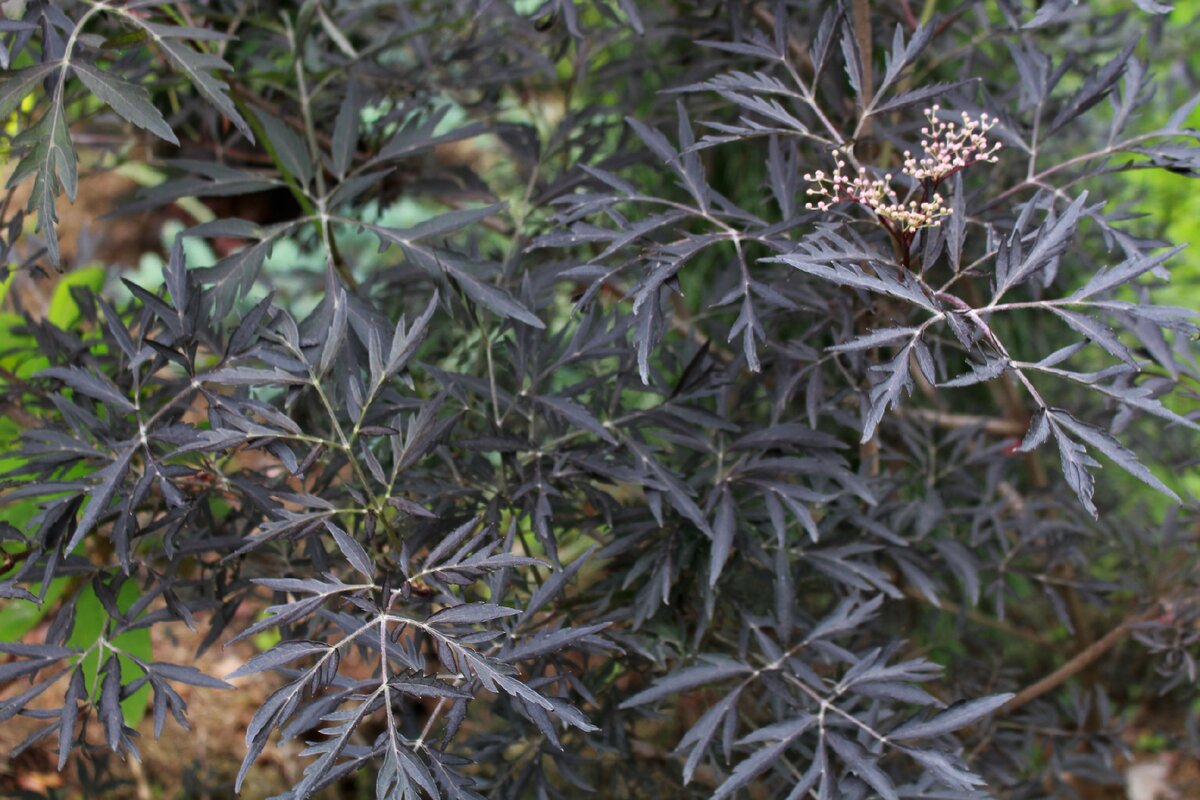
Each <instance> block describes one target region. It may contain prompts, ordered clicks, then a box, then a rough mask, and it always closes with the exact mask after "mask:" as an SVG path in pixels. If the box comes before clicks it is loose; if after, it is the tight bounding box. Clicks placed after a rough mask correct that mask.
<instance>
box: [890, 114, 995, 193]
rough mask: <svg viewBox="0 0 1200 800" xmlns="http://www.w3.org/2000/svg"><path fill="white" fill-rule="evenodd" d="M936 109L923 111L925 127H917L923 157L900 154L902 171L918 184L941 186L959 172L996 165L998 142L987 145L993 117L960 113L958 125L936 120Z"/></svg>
mask: <svg viewBox="0 0 1200 800" xmlns="http://www.w3.org/2000/svg"><path fill="white" fill-rule="evenodd" d="M940 110H941V107H940V106H936V105H935V106H933V107H932V108H927V109H925V118H926V119H927V120H929V125H928V127H925V128H921V135H922V136H924V137H925V138H924V139H922V140H921V147H923V148H925V157H924V158H922V159H920V160H919V161H918V160H917V158H916V156H914V155H913V154H912V153H911V152H909V151H908V150H905V151H904V172H905V174H907V175H911V176H912V177H913V178H915V179H916V180H918V181H933V183H935V184H937V183H941V182H942V181H944V180H945V179H946V178H948V177H950V176H951V175H953V174H954V173H955V172H958V171H959V170H961V169H965V168H966V167H969V166H971V165H972V164H978V163H979V162H981V161H983V162H987V163H989V164H994V163H996V161H997V160H998V159H997V156H996V151H997V150H999V149H1000V142H989V141H988V140H987V132H988V131H990V130H991V129H992V128H993V127H994V126H995V125H996V119H995V117H991V118H989V117H988V115H987V114H986V113H985V114H980V115H979V119H971V117H970V115H969V114H967V112H965V111H964V112H963V113H962V124H961V125H956V124H955V123H953V122H943V121H942V120H940V119H938V115H937V114H938V111H940Z"/></svg>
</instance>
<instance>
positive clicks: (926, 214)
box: [804, 105, 1000, 232]
mask: <svg viewBox="0 0 1200 800" xmlns="http://www.w3.org/2000/svg"><path fill="white" fill-rule="evenodd" d="M939 110H940V107H939V106H936V105H935V106H933V107H932V108H927V109H925V117H926V119H928V120H929V125H928V126H927V127H924V128H922V129H921V135H922V136H924V137H925V138H923V139H922V140H921V147H923V148H924V149H925V155H924V157H922V158H920V159H917V158H916V157H915V156H913V154H912V153H911V152H910V151H907V150H906V151H905V152H904V167H903V169H902V174H903V175H905V176H906V177H908V178H909V179H911V181H912V182H915V183H916V184H918V185H919V186H922V187H923V191H922V192H921V193H920V194H919V195H913V196H910V197H907V198H905V199H901V198H900V197H899V196H898V195H897V194H896V191H895V190H894V189H893V188H892V178H893V176H892V174H891V173H887V174H886V175H884V176H883V177H882V178H872V177H870V175H869V174H868V172H867V169H866V167H859V169H858V174H857V175H852V174H847V172H846V171H845V170H846V157H847V156H848V155H849V148H840V149H835V150H834V151H833V158H834V164H835V165H836V166H835V169H834V172H833V174H832V175H826V174H825V173H824V172H823V171H821V170H817V171H816V172H814V173H809V174H806V175H805V176H804V179H805V180H806V181H808V182H809V183H811V184H812V186H810V187H809V189H808V194H809V195H810V196H811V197H814V198H816V200H815V202H809V203H807V204H806V208H809V209H815V210H817V211H828V210H829V209H830V208H832V207H833V206H835V205H837V204H838V203H859V204H861V205H863V206H866V207H867V208H869V209H870V210H871V212H872V213H874V214H875V216H876V217H877V218H879V219H880V220H881V221H883V222H884V223H885V225H887V226H888V227H889V228H891V229H895V230H899V231H910V232H911V231H917V230H919V229H921V228H931V227H935V226H937V225H939V224H940V223H941V220H942V218H943V217H946V216H948V215H949V214H950V209H949V208H946V207H945V206H944V205H943V203H942V198H941V196H940V195H938V194H937V193H936V191H935V190H936V189H937V187H938V185H940V184H941V182H942V181H944V180H946V179H947V178H949V177H950V176H951V175H953V174H954V173H956V172H958V171H959V170H962V169H965V168H966V167H969V166H971V165H972V164H977V163H979V162H988V163H994V162H995V161H996V160H997V157H996V151H997V150H999V149H1000V143H999V142H989V141H988V140H987V136H986V134H987V132H988V131H989V130H991V128H992V127H993V126H994V125H995V124H996V121H995V119H994V118H993V119H989V118H988V115H987V114H982V115H980V118H979V119H977V120H976V119H971V117H970V116H969V115H968V114H967V113H966V112H963V115H962V124H961V125H958V124H955V123H953V122H942V121H941V120H939V119H938V116H937V114H938V111H939Z"/></svg>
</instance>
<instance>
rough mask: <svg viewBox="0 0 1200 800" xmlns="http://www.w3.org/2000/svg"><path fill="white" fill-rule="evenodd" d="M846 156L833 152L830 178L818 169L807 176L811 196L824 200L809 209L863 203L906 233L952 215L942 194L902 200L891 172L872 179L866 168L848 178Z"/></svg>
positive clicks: (809, 205)
mask: <svg viewBox="0 0 1200 800" xmlns="http://www.w3.org/2000/svg"><path fill="white" fill-rule="evenodd" d="M844 155H845V153H844V152H842V151H839V150H834V151H833V157H834V158H835V159H836V161H835V162H834V163H835V164H836V165H837V167H836V169H835V170H834V172H833V175H830V176H826V174H825V173H824V172H823V171H821V170H817V171H816V172H814V173H812V174H809V175H805V176H804V180H806V181H809V182H811V183H812V184H813V186H812V187H810V188H809V190H808V194H809V195H813V196H816V197H820V198H822V199H820V200H817V201H816V202H815V203H812V202H810V203H806V204H805V207H806V208H810V209H816V210H818V211H828V210H829V209H830V208H832V207H833V206H835V205H837V204H838V203H860V204H861V205H864V206H866V207H867V208H869V209H871V211H872V212H873V213H874V214H875V216H877V217H879V218H880V219H881V220H886V221H887V222H890V223H894V224H895V226H896V227H898V228H900V229H902V230H917V229H919V228H928V227H932V226H934V225H937V224H938V222H939V221H940V220H941V218H942V217H944V216H946V215H947V214H949V213H950V209H948V208H946V207H944V206H943V205H942V198H941V196H940V195H936V194H935V195H933V196H932V197H929V198H914V199H907V200H901V199H900V197H899V196H898V195H897V194H896V190H895V189H893V188H892V185H891V184H892V175H891V173H888V174H886V175H884V176H883V177H882V178H871V177H869V176H868V174H867V170H866V167H859V170H858V174H857V175H855V176H854V177H850V176H848V175H846V173H845V172H843V170H844V169H845V168H846V161H845V158H844Z"/></svg>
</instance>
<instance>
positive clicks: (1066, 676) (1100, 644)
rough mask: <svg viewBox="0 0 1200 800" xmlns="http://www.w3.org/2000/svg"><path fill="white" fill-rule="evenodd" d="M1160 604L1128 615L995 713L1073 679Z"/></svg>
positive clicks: (1004, 712) (1010, 710)
mask: <svg viewBox="0 0 1200 800" xmlns="http://www.w3.org/2000/svg"><path fill="white" fill-rule="evenodd" d="M1158 605H1159V604H1158V603H1155V604H1154V605H1153V606H1151V607H1150V608H1149V609H1147V610H1145V611H1142V612H1141V613H1139V614H1134V615H1132V616H1129V617H1126V619H1125V621H1124V622H1122V623H1121V624H1120V625H1118V626H1117V627H1115V628H1113V629H1112V630H1111V631H1109V632H1108V633H1106V634H1105V635H1104V636H1103V637H1102V638H1100V639H1097V640H1096V641H1095V642H1093V643H1092V644H1090V645H1088V646H1087V647H1085V648H1084V649H1083V650H1081V651H1079V653H1078V654H1077V655H1076V656H1075V657H1074V658H1072V659H1071V660H1070V661H1068V662H1067V663H1065V664H1063V665H1062V666H1061V667H1059V668H1058V669H1056V670H1054V672H1051V673H1050V674H1049V675H1047V676H1046V677H1044V678H1042V679H1041V680H1040V681H1038V682H1037V683H1034V684H1032V685H1030V686H1027V687H1025V688H1024V689H1022V690H1021V691H1020V692H1018V693H1017V695H1016V697H1014V698H1013V699H1011V700H1009V701H1008V702H1007V703H1005V704H1004V705H1003V706H1002V707H1001V708H1000V710H999V711H997V712H996V713H997V714H1011V713H1012V712H1014V711H1016V710H1017V709H1018V708H1020V707H1021V706H1023V705H1025V704H1026V703H1029V702H1031V701H1033V700H1036V699H1037V698H1039V697H1041V696H1042V695H1044V694H1046V693H1047V692H1050V691H1053V690H1054V689H1057V688H1058V687H1059V686H1061V685H1062V684H1064V683H1066V682H1067V681H1068V680H1070V679H1071V678H1072V677H1073V676H1075V675H1076V674H1078V673H1080V672H1082V671H1083V670H1085V669H1087V668H1088V667H1089V666H1091V665H1092V664H1093V663H1095V662H1096V661H1097V660H1098V659H1099V658H1100V657H1101V656H1103V655H1104V654H1105V653H1107V652H1108V651H1109V650H1111V649H1113V648H1114V647H1116V646H1117V645H1118V644H1120V643H1121V640H1123V639H1124V638H1125V637H1126V636H1128V635H1129V633H1130V632H1131V631H1132V630H1133V629H1134V627H1135V626H1137V625H1139V624H1141V623H1143V622H1145V621H1146V620H1148V619H1152V618H1153V617H1155V616H1156V615H1157V614H1158Z"/></svg>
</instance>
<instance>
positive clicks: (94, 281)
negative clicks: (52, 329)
mask: <svg viewBox="0 0 1200 800" xmlns="http://www.w3.org/2000/svg"><path fill="white" fill-rule="evenodd" d="M105 274H106V273H105V271H104V268H103V267H85V268H83V269H77V270H73V271H71V272H68V273H67V274H66V275H63V276H62V278H60V279H59V281H58V285H56V286H55V287H54V294H53V295H51V297H50V309H49V311H47V313H46V318H47V319H48V320H50V322H51V323H53V324H54V325H57V326H58V327H60V328H63V329H66V328H70V327H71V326H72V325H74V324H75V323H76V322H78V321H79V305H78V304H77V303H76V302H75V298H74V297H72V296H71V288H72V287H75V286H82V287H86V288H88V289H90V290H91V291H93V292H96V293H99V291H100V290H101V289H102V288H104V278H105Z"/></svg>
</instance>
